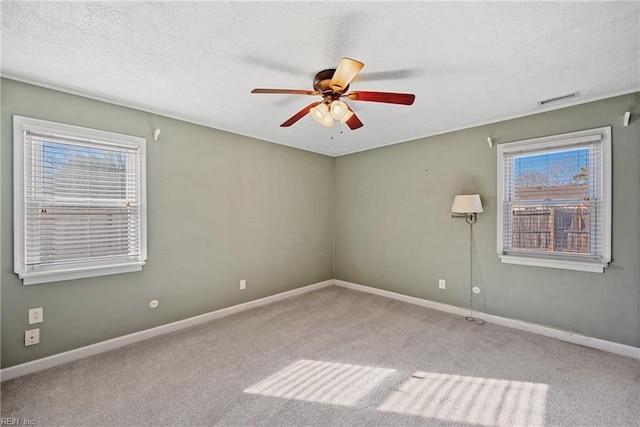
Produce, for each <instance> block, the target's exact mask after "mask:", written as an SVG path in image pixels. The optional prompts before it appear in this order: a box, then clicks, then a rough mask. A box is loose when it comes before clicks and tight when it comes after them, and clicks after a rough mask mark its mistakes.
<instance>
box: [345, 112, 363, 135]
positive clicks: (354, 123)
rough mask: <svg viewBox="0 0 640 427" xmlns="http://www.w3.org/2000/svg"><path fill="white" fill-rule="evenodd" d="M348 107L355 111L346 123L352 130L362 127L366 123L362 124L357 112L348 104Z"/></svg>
mask: <svg viewBox="0 0 640 427" xmlns="http://www.w3.org/2000/svg"><path fill="white" fill-rule="evenodd" d="M347 107H348V108H349V111H351V112H352V113H353V115H352V116H351V117H350V118H349V120H347V121H346V122H345V123H346V124H347V126H349V129H351V130H356V129H360V128H361V127H362V126H364V125H363V124H362V122H361V121H360V119H359V118H358V116H356V113H354V112H353V110H352V109H351V107H349V106H347Z"/></svg>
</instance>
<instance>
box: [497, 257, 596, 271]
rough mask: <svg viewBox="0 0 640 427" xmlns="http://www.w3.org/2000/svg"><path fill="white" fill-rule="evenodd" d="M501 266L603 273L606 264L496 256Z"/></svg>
mask: <svg viewBox="0 0 640 427" xmlns="http://www.w3.org/2000/svg"><path fill="white" fill-rule="evenodd" d="M498 256H499V257H500V259H501V260H502V263H503V264H519V265H529V266H533V267H547V268H560V269H563V270H575V271H586V272H589V273H604V269H605V268H606V267H607V265H608V263H606V262H605V263H603V262H599V261H570V260H564V259H562V260H561V259H542V258H533V257H525V256H517V255H498Z"/></svg>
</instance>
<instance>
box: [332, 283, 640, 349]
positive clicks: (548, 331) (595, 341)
mask: <svg viewBox="0 0 640 427" xmlns="http://www.w3.org/2000/svg"><path fill="white" fill-rule="evenodd" d="M334 284H335V285H337V286H342V287H344V288H349V289H353V290H356V291H360V292H367V293H370V294H374V295H379V296H383V297H386V298H391V299H395V300H398V301H402V302H406V303H409V304H415V305H419V306H422V307H427V308H432V309H434V310H439V311H444V312H447V313H451V314H457V315H460V316H468V315H469V309H467V308H461V307H455V306H452V305H448V304H443V303H440V302H435V301H429V300H426V299H422V298H416V297H411V296H408V295H402V294H398V293H396V292H390V291H385V290H382V289H377V288H372V287H369V286H364V285H358V284H356V283H351V282H345V281H344V280H334ZM473 313H474V316H477V317H480V318H482V319H483V320H485V321H486V322H488V323H493V324H496V325H500V326H506V327H509V328H513V329H519V330H521V331H526V332H532V333H534V334H538V335H544V336H546V337H551V338H556V339H559V340H561V341H566V342H570V343H572V344H578V345H582V346H585V347H591V348H595V349H598V350H603V351H608V352H610V353H615V354H619V355H622V356H627V357H632V358H634V359H640V348H638V347H633V346H630V345H625V344H619V343H616V342H611V341H605V340H601V339H599V338H593V337H588V336H586V335H580V334H577V333H575V332H570V331H565V330H562V329H555V328H550V327H548V326H543V325H539V324H537V323H529V322H525V321H522V320H515V319H508V318H506V317H500V316H496V315H493V314H487V313H483V312H480V311H477V310H474V311H473Z"/></svg>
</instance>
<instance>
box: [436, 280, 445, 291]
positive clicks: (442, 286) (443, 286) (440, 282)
mask: <svg viewBox="0 0 640 427" xmlns="http://www.w3.org/2000/svg"><path fill="white" fill-rule="evenodd" d="M438 287H439V288H440V289H447V282H446V281H445V280H444V279H440V280H438Z"/></svg>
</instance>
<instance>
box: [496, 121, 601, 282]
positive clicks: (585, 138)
mask: <svg viewBox="0 0 640 427" xmlns="http://www.w3.org/2000/svg"><path fill="white" fill-rule="evenodd" d="M497 194H498V208H497V221H498V224H497V230H498V233H497V251H498V256H499V257H500V258H501V260H502V262H503V263H508V264H522V265H531V266H539V267H551V268H562V269H569V270H578V271H588V272H598V273H602V272H604V269H605V268H606V267H607V265H608V263H609V262H610V261H611V127H603V128H598V129H591V130H586V131H580V132H573V133H568V134H562V135H556V136H549V137H543V138H535V139H529V140H525V141H517V142H511V143H506V144H500V145H499V146H498V193H497Z"/></svg>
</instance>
